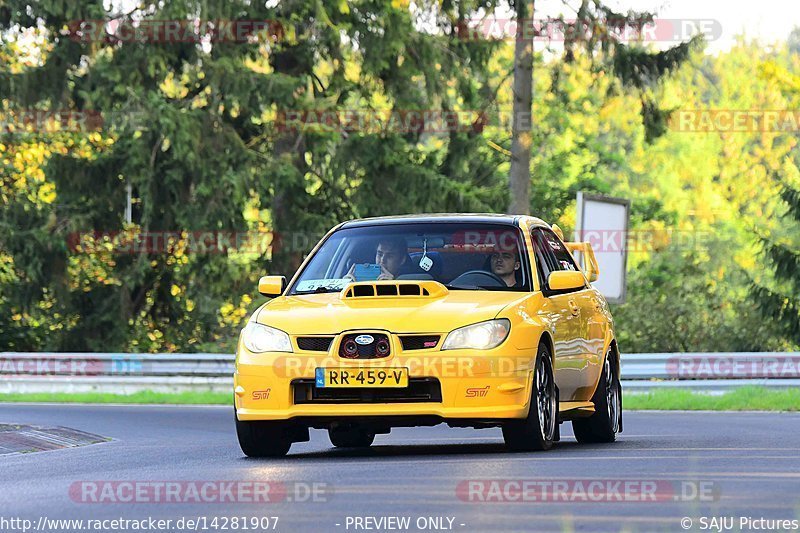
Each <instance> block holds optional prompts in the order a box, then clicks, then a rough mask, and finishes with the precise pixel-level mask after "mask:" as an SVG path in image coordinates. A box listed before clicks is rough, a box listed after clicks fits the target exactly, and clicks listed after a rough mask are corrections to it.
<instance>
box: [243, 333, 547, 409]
mask: <svg viewBox="0 0 800 533" xmlns="http://www.w3.org/2000/svg"><path fill="white" fill-rule="evenodd" d="M535 357H536V353H535V350H516V349H515V348H514V347H513V345H512V344H511V343H508V342H506V343H503V345H501V346H500V347H498V348H496V349H495V350H490V351H478V350H464V351H457V350H452V351H439V350H424V351H423V350H421V351H420V352H419V353H413V354H409V353H403V352H400V353H395V354H393V355H391V356H389V357H386V358H383V359H363V360H350V359H343V358H340V357H338V356H336V355H335V354H333V353H322V354H307V353H265V354H253V353H250V352H248V351H247V350H246V349H245V348H244V347H243V346H242V345H241V344H240V346H239V351H238V353H237V358H236V372H235V374H234V387H235V394H234V397H235V402H236V410H237V415H238V418H239V420H242V421H250V420H289V419H292V418H297V417H337V418H341V417H364V416H370V417H374V416H387V417H388V416H412V417H413V416H420V417H427V416H433V417H439V418H442V419H470V420H497V419H512V418H524V417H525V416H527V414H528V406H529V400H530V397H531V390H530V386H531V383H532V372H533V371H532V369H533V364H534V360H535ZM318 367H319V368H326V367H327V368H330V367H338V368H358V367H364V368H367V367H369V368H397V367H404V368H408V369H409V378H411V379H414V378H434V379H435V380H438V383H439V386H440V389H441V401H414V402H408V403H405V402H402V401H401V402H394V401H393V402H382V401H374V402H373V401H369V402H364V403H361V402H353V401H348V402H346V403H332V402H330V401H326V402H320V403H313V402H311V403H296V402H295V390H294V388H295V387H296V386H297V382H298V380H313V379H314V377H315V370H316V368H318Z"/></svg>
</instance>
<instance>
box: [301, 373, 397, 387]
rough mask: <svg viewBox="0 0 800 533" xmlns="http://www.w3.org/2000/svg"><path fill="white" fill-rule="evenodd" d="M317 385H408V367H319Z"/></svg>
mask: <svg viewBox="0 0 800 533" xmlns="http://www.w3.org/2000/svg"><path fill="white" fill-rule="evenodd" d="M315 381H316V383H315V385H316V386H317V387H351V388H361V387H365V388H366V387H370V388H374V387H382V388H386V387H391V388H403V387H408V369H407V368H317V372H316V380H315Z"/></svg>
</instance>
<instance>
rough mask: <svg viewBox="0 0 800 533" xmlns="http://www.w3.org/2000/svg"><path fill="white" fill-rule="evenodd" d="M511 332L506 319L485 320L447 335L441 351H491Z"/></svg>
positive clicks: (509, 323)
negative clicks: (466, 349)
mask: <svg viewBox="0 0 800 533" xmlns="http://www.w3.org/2000/svg"><path fill="white" fill-rule="evenodd" d="M509 331H511V321H510V320H509V319H507V318H498V319H496V320H487V321H486V322H479V323H477V324H472V325H471V326H464V327H463V328H458V329H454V330H453V331H451V332H450V334H448V335H447V338H446V339H445V340H444V344H443V345H442V350H456V349H464V348H472V349H473V350H491V349H492V348H495V347H497V346H500V344H501V343H502V342H503V341H504V340H506V337H508V332H509Z"/></svg>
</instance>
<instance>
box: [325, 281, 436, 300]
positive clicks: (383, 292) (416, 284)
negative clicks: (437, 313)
mask: <svg viewBox="0 0 800 533" xmlns="http://www.w3.org/2000/svg"><path fill="white" fill-rule="evenodd" d="M447 293H448V290H447V287H445V286H444V285H442V284H441V283H439V282H438V281H429V280H424V281H392V280H386V281H361V282H355V283H350V284H349V285H347V286H346V287H345V288H344V289H342V292H341V296H340V298H341V299H342V300H351V299H352V300H361V299H364V298H387V297H388V298H438V297H440V296H444V295H445V294H447Z"/></svg>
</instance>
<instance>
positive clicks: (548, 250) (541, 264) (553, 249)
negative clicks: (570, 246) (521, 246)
mask: <svg viewBox="0 0 800 533" xmlns="http://www.w3.org/2000/svg"><path fill="white" fill-rule="evenodd" d="M531 236H532V240H533V246H534V248H535V250H536V264H537V267H538V268H537V270H538V271H539V284H540V285H541V286H542V287H547V281H546V280H547V278H548V277H549V276H550V273H551V272H556V271H559V270H575V271H577V270H578V267H577V265H575V261H573V259H572V256H571V255H570V253H569V251H568V250H567V249H566V247H565V246H564V243H562V242H561V240H560V239H559V238H558V237H557V236H556V234H555V233H553V232H552V231H550V230H548V229H545V228H534V229H533V233H532V234H531Z"/></svg>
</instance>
